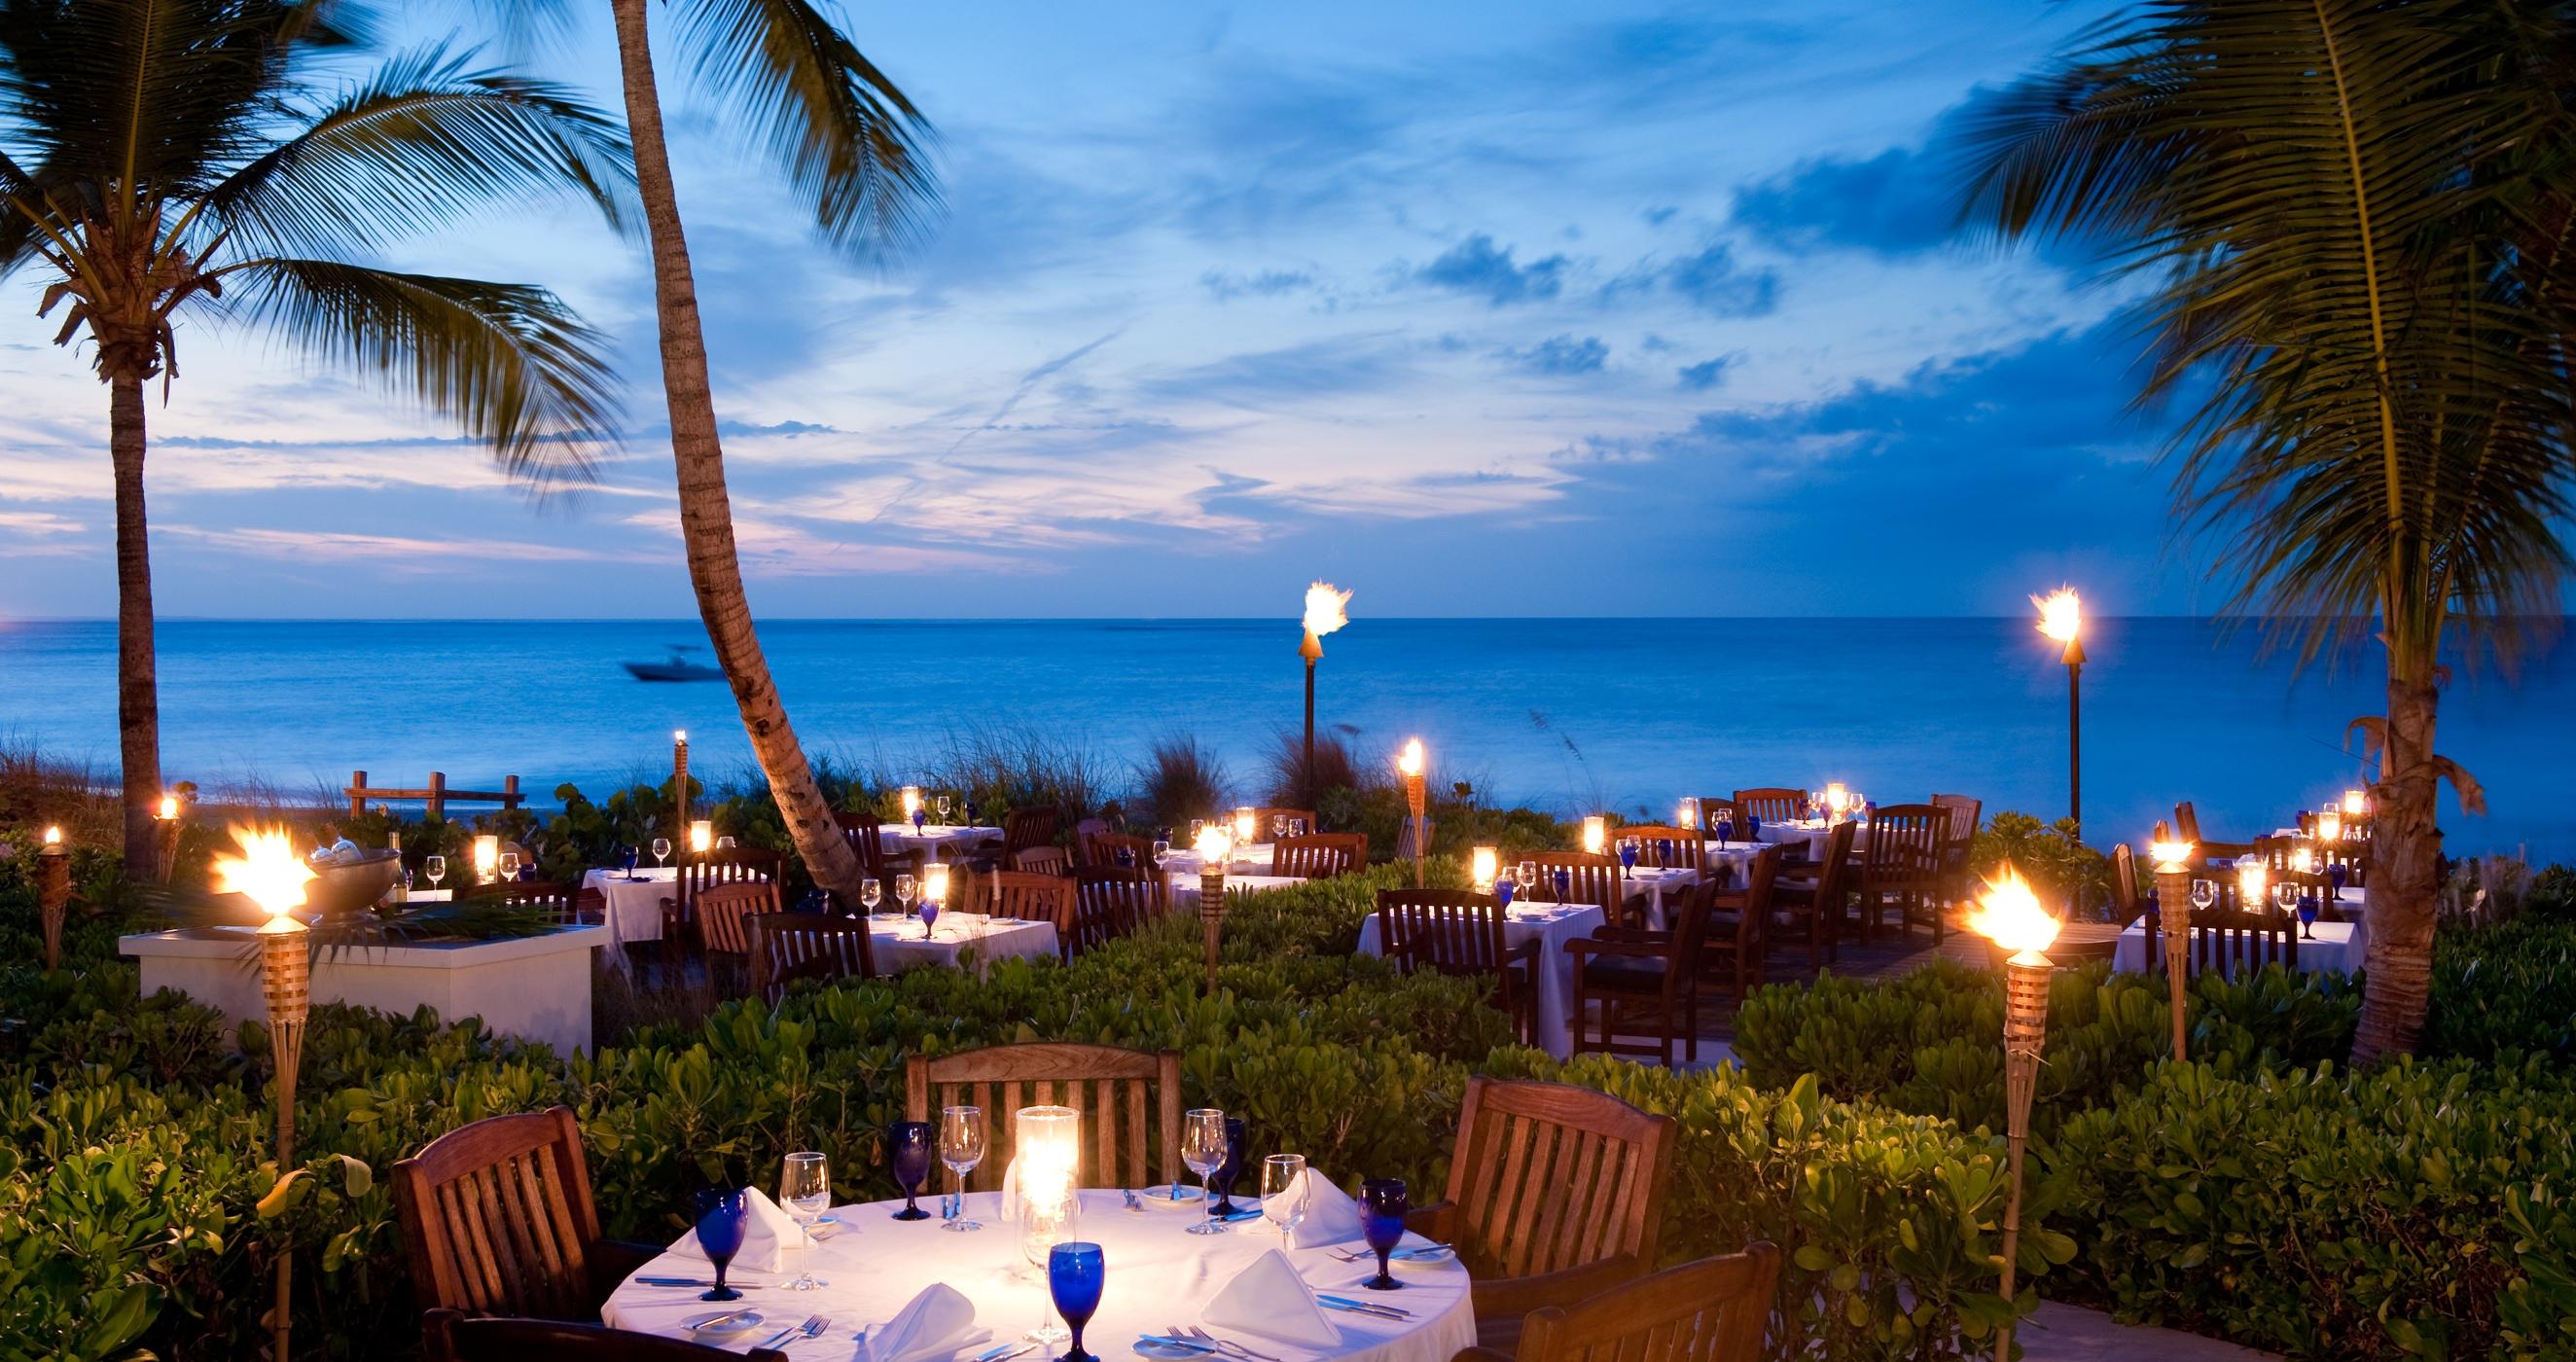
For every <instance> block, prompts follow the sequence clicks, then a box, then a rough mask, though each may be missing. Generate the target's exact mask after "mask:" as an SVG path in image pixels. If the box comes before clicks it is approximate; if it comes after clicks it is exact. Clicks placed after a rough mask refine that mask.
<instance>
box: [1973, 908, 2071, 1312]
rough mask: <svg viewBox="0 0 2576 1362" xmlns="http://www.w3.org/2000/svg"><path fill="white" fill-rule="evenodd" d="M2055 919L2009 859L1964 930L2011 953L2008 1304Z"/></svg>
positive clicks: (2007, 974)
mask: <svg viewBox="0 0 2576 1362" xmlns="http://www.w3.org/2000/svg"><path fill="white" fill-rule="evenodd" d="M2058 925H2059V924H2058V920H2057V919H2056V918H2055V917H2054V916H2051V915H2050V914H2049V913H2048V912H2047V911H2046V910H2044V909H2042V908H2041V907H2040V906H2039V897H2038V896H2037V895H2035V894H2033V893H2032V892H2031V889H2030V884H2029V882H2028V881H2025V880H2024V879H2022V877H2021V874H2020V872H2019V871H2016V870H2014V869H2013V868H2012V867H2011V866H2010V865H2009V864H2007V865H2006V866H2005V867H2004V871H2003V878H2001V879H1999V880H1995V881H1991V882H1989V883H1988V884H1987V886H1986V893H1985V897H1984V898H1983V899H1981V900H1980V901H1979V902H1978V904H1977V907H1976V910H1975V911H1974V912H1971V913H1970V914H1969V915H1968V928H1969V930H1971V931H1974V932H1977V933H1979V934H1981V935H1983V936H1985V937H1986V938H1987V939H1988V940H1991V941H1993V942H1994V943H1995V944H1996V945H1997V946H2000V947H2002V948H2003V949H2004V950H2007V951H2010V952H2012V954H2011V956H2010V957H2009V958H2007V959H2006V960H2005V961H2004V1165H2005V1166H2004V1178H2005V1190H2004V1242H2003V1284H2002V1295H2003V1298H2004V1304H2005V1305H2006V1306H2007V1307H2010V1306H2012V1304H2013V1301H2014V1288H2013V1281H2014V1277H2015V1276H2016V1274H2017V1271H2018V1268H2019V1262H2018V1260H2019V1258H2020V1254H2021V1180H2022V1178H2021V1173H2022V1156H2023V1153H2024V1151H2025V1150H2026V1148H2027V1147H2028V1145H2029V1143H2030V1103H2031V1098H2032V1096H2033V1095H2034V1094H2035V1093H2036V1092H2037V1090H2038V1085H2039V1052H2040V1047H2041V1045H2042V1044H2043V1043H2044V1042H2045V1041H2046V1039H2047V1036H2048V976H2049V972H2050V970H2051V969H2052V968H2054V967H2053V966H2052V965H2051V964H2050V963H2049V959H2048V957H2047V956H2045V955H2042V954H2040V952H2041V951H2044V950H2046V949H2047V948H2048V945H2049V943H2050V942H2052V941H2055V940H2056V939H2057V929H2058ZM2012 1341H2013V1322H2012V1321H2011V1320H2010V1319H2009V1318H2008V1319H2007V1320H2006V1321H2005V1323H2004V1325H2003V1327H2002V1328H2001V1329H2000V1330H1999V1331H1997V1334H1996V1339H1995V1357H1996V1358H1997V1360H1998V1362H2009V1359H2010V1358H2011V1357H2012Z"/></svg>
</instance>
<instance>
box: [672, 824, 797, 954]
mask: <svg viewBox="0 0 2576 1362" xmlns="http://www.w3.org/2000/svg"><path fill="white" fill-rule="evenodd" d="M778 863H779V856H778V853H777V852H775V851H764V850H761V849H759V848H757V847H732V848H728V849H726V850H723V851H704V852H692V853H690V854H689V855H686V856H683V857H681V858H680V878H679V882H678V887H679V893H678V894H677V895H676V896H674V897H672V898H666V899H664V900H662V954H663V958H664V959H665V960H667V961H669V962H670V963H672V964H673V965H677V963H678V962H679V960H680V959H681V957H682V956H684V955H686V954H689V953H693V952H695V951H698V950H702V949H704V948H705V944H706V942H705V938H704V936H703V935H702V933H701V929H700V927H699V925H698V896H699V895H701V894H703V893H705V892H706V891H707V890H709V889H712V888H714V887H715V886H717V885H720V884H741V883H747V882H748V883H774V882H775V881H776V880H777V879H778Z"/></svg>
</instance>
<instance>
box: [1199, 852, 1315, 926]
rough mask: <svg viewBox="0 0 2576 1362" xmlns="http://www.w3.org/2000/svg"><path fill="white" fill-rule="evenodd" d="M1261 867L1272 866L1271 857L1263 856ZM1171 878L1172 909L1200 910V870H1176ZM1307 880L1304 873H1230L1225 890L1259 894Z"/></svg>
mask: <svg viewBox="0 0 2576 1362" xmlns="http://www.w3.org/2000/svg"><path fill="white" fill-rule="evenodd" d="M1261 868H1262V869H1263V870H1268V869H1269V868H1270V858H1269V857H1267V856H1264V857H1262V858H1261ZM1171 878H1172V911H1174V912H1177V913H1195V912H1197V911H1198V910H1199V872H1197V871H1195V870H1193V871H1191V872H1189V873H1188V874H1186V875H1184V874H1180V873H1178V872H1174V873H1173V874H1172V877H1171ZM1305 882H1306V878H1305V877H1304V876H1302V875H1228V876H1226V877H1225V892H1227V893H1229V894H1233V893H1246V894H1258V893H1261V892H1263V891H1264V890H1269V889H1285V888H1287V887H1288V886H1290V885H1292V884H1304V883H1305Z"/></svg>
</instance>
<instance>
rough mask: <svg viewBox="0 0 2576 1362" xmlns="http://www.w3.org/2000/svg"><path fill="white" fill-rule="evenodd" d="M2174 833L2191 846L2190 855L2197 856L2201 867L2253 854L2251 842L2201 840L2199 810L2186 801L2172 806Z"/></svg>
mask: <svg viewBox="0 0 2576 1362" xmlns="http://www.w3.org/2000/svg"><path fill="white" fill-rule="evenodd" d="M2174 832H2175V834H2176V835H2177V836H2180V837H2181V838H2182V840H2184V841H2186V842H2189V843H2191V844H2192V847H2193V848H2194V850H2193V852H2192V854H2193V855H2195V856H2198V857H2199V858H2200V861H2201V864H2203V865H2207V864H2208V863H2209V862H2211V861H2232V860H2235V859H2236V858H2237V857H2239V856H2250V855H2252V854H2253V852H2254V844H2253V843H2252V842H2212V841H2207V840H2205V839H2203V838H2202V837H2201V835H2200V810H2198V809H2195V808H2193V807H2192V805H2191V801H2190V800H2188V799H2186V800H2184V801H2183V802H2181V803H2179V804H2176V805H2174Z"/></svg>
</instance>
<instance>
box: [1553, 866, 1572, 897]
mask: <svg viewBox="0 0 2576 1362" xmlns="http://www.w3.org/2000/svg"><path fill="white" fill-rule="evenodd" d="M1549 878H1551V879H1553V880H1555V881H1556V901H1557V902H1559V903H1563V902H1565V896H1566V895H1567V894H1568V893H1571V892H1572V891H1573V889H1574V872H1573V871H1571V870H1560V871H1558V872H1556V874H1554V875H1552V876H1550V877H1549Z"/></svg>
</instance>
